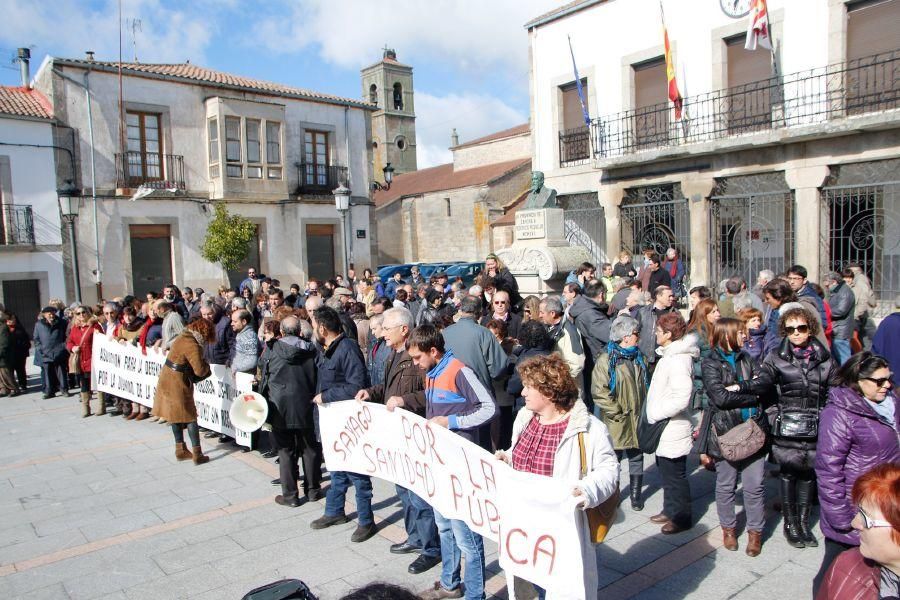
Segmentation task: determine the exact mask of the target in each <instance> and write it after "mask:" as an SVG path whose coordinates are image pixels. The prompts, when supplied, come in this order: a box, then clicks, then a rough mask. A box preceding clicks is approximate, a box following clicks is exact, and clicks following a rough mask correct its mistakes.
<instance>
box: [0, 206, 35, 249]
mask: <svg viewBox="0 0 900 600" xmlns="http://www.w3.org/2000/svg"><path fill="white" fill-rule="evenodd" d="M0 243H2V244H3V245H4V246H14V245H19V244H34V213H33V212H32V211H31V206H29V205H26V204H4V205H3V228H2V230H0Z"/></svg>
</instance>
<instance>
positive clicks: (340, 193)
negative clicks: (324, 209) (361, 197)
mask: <svg viewBox="0 0 900 600" xmlns="http://www.w3.org/2000/svg"><path fill="white" fill-rule="evenodd" d="M331 193H332V194H334V207H335V208H336V209H337V211H338V213H339V214H340V215H341V222H342V224H343V226H342V229H343V232H344V274H345V276H346V274H347V273H348V272H349V271H350V233H349V232H348V231H347V213H349V212H350V194H351V191H350V188H348V187H347V186H345V185H344V184H343V183H341V184H340V185H339V186H338V188H337V189H336V190H334V191H333V192H331Z"/></svg>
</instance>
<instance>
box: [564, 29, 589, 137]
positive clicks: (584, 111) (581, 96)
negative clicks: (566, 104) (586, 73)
mask: <svg viewBox="0 0 900 600" xmlns="http://www.w3.org/2000/svg"><path fill="white" fill-rule="evenodd" d="M566 37H568V36H566ZM568 39H569V53H570V54H571V55H572V69H573V70H574V71H575V86H576V87H577V88H578V100H579V101H580V102H581V113H582V114H583V115H584V124H585V125H587V126H590V125H591V115H590V114H589V113H588V109H587V101H585V99H584V87H582V85H581V77H579V76H578V65H576V64H575V51H574V50H572V38H571V37H569V38H568Z"/></svg>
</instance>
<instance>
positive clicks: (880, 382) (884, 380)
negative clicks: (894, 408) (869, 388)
mask: <svg viewBox="0 0 900 600" xmlns="http://www.w3.org/2000/svg"><path fill="white" fill-rule="evenodd" d="M893 376H894V374H893V373H891V374H890V375H888V376H887V377H863V379H865V380H866V381H871V382H872V383H874V384H875V385H877V386H878V387H880V388H882V387H884V384H888V386H890V385H893Z"/></svg>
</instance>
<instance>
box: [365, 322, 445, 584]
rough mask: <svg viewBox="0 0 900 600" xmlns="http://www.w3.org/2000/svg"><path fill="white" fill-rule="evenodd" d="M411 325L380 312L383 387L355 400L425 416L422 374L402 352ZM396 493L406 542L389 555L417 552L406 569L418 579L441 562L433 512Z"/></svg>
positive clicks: (400, 490) (411, 495)
mask: <svg viewBox="0 0 900 600" xmlns="http://www.w3.org/2000/svg"><path fill="white" fill-rule="evenodd" d="M412 324H413V317H412V313H410V312H409V311H408V310H406V309H405V308H390V309H388V310H386V311H385V312H384V321H383V324H382V327H381V329H382V331H383V332H384V339H385V341H386V342H387V344H388V346H390V348H391V350H392V352H391V354H390V355H389V356H388V359H387V363H386V365H385V373H384V383H382V384H379V385H374V386H372V387H370V388H368V389H365V390H360V391H359V393H358V394H356V399H357V400H359V401H365V400H368V401H369V402H377V403H378V404H384V405H385V407H386V408H387V409H388V410H389V411H393V410H394V409H395V408H402V409H404V410H408V411H410V412H412V413H415V414H417V415H419V416H421V417H424V416H425V373H424V372H423V371H422V369H420V368H419V367H417V366H416V365H415V364H413V361H412V358H410V356H409V352H407V350H406V340H407V339H409V335H410V333H412ZM396 490H397V496H398V497H399V498H400V503H401V504H402V505H403V523H404V525H405V526H406V534H407V539H406V541H404V542H400V543H399V544H393V545H392V546H391V552H392V553H394V554H408V553H411V552H419V557H418V558H416V560H414V561H413V562H412V564H410V565H409V569H408V570H409V572H410V573H412V574H413V575H418V574H419V573H424V572H425V571H427V570H429V569H431V568H432V567H434V566H435V565H437V564H439V563H440V562H441V542H440V538H439V537H438V531H437V526H436V525H435V522H434V510H433V509H432V508H431V505H430V504H428V502H426V501H425V500H424V499H422V497H421V496H418V495H417V494H415V493H414V492H412V491H411V490H410V489H408V488H405V487H403V486H401V485H397V486H396Z"/></svg>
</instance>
